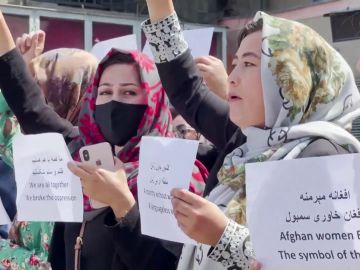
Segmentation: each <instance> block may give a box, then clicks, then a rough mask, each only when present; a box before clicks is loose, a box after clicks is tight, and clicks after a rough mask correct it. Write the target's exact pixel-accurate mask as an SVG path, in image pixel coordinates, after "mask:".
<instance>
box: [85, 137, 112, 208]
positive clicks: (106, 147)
mask: <svg viewBox="0 0 360 270" xmlns="http://www.w3.org/2000/svg"><path fill="white" fill-rule="evenodd" d="M80 159H81V161H82V162H83V163H88V164H91V165H93V166H98V167H100V168H102V169H105V170H108V171H115V165H114V157H113V153H112V150H111V146H110V144H109V143H107V142H103V143H98V144H93V145H86V146H83V147H82V148H81V149H80ZM90 205H91V207H92V208H94V209H98V208H103V207H107V206H108V205H106V204H104V203H101V202H98V201H95V200H91V199H90Z"/></svg>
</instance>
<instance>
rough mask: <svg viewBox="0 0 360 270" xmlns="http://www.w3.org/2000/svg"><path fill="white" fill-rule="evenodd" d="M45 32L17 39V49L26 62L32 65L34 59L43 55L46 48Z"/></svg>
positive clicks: (24, 35)
mask: <svg viewBox="0 0 360 270" xmlns="http://www.w3.org/2000/svg"><path fill="white" fill-rule="evenodd" d="M45 37H46V35H45V32H44V31H42V30H39V31H35V32H30V33H29V34H26V33H24V34H23V35H22V36H21V37H18V38H17V39H16V47H17V48H18V49H19V51H20V52H21V54H22V56H23V58H24V60H25V62H26V63H27V64H29V63H30V61H31V60H32V59H34V58H35V57H37V56H39V55H40V54H42V53H43V51H44V47H45Z"/></svg>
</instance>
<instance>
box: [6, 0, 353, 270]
mask: <svg viewBox="0 0 360 270" xmlns="http://www.w3.org/2000/svg"><path fill="white" fill-rule="evenodd" d="M147 5H148V9H149V15H150V19H149V20H147V21H145V22H143V24H142V27H143V31H144V33H145V35H146V38H147V40H148V41H149V43H150V46H151V49H152V53H153V56H154V59H155V60H154V62H153V61H152V60H150V58H149V57H148V56H146V55H144V54H143V53H141V52H138V51H136V50H135V48H134V50H133V51H121V50H117V49H112V50H110V52H109V53H108V54H107V56H106V57H105V58H104V59H102V60H101V62H100V63H98V62H97V60H96V58H95V57H94V56H92V55H91V54H90V53H88V52H86V51H83V50H79V49H56V50H52V51H48V52H45V53H43V49H44V42H46V36H45V33H44V32H42V31H37V32H35V33H30V34H24V35H23V36H22V37H20V38H18V39H17V40H16V43H15V42H14V41H13V37H12V36H11V33H10V31H9V28H8V26H7V24H6V21H5V19H4V17H3V16H2V14H1V10H0V89H1V96H0V124H1V125H0V128H1V131H2V132H0V146H1V147H0V154H1V160H0V196H1V200H2V202H3V204H4V207H5V209H6V211H7V213H8V215H9V217H10V219H11V220H13V224H12V225H11V226H10V228H8V227H7V226H2V227H1V231H0V235H1V240H0V265H1V266H2V267H3V268H4V269H44V270H45V269H47V270H48V269H53V270H80V269H82V270H99V269H106V270H111V269H114V270H115V269H116V270H120V269H147V270H148V269H156V270H158V269H179V270H189V269H194V270H195V269H199V270H201V269H204V270H210V269H214V270H217V269H219V270H220V269H250V268H251V269H253V270H259V269H261V262H257V261H256V254H255V251H254V249H253V247H252V243H251V234H250V233H249V229H248V227H247V220H246V205H247V201H246V197H247V196H246V192H245V191H246V189H245V185H246V174H245V165H246V164H247V163H250V162H252V163H253V162H267V161H273V160H283V159H297V158H308V157H319V156H328V155H339V154H347V153H357V152H359V151H360V142H359V141H358V140H357V139H356V138H355V137H353V136H352V135H351V134H350V132H349V130H351V126H352V121H353V120H354V119H355V118H357V117H359V116H360V95H359V91H358V89H357V87H356V84H355V80H354V75H353V73H352V71H351V68H350V67H349V65H348V64H347V63H346V61H345V60H344V59H343V57H342V56H341V55H340V54H339V53H338V52H337V51H336V50H335V49H333V48H332V47H331V46H330V45H329V44H328V43H327V42H326V41H325V40H324V39H323V38H322V37H321V36H320V35H319V34H317V33H316V32H315V31H314V30H312V29H310V28H309V27H307V26H305V25H302V24H300V23H298V22H295V21H291V20H287V19H283V18H279V17H274V16H270V15H268V14H266V13H263V12H258V13H257V14H256V16H255V17H254V19H253V20H252V21H251V22H249V23H248V24H247V25H246V26H245V28H244V29H242V31H241V33H240V35H239V46H238V50H237V51H236V54H235V56H234V59H233V63H232V64H233V69H232V71H231V73H230V74H229V75H228V74H227V73H226V70H225V68H224V66H223V65H222V63H221V61H220V60H218V59H216V58H214V57H211V56H206V57H205V56H204V57H200V58H196V59H194V58H193V57H192V55H191V51H190V49H189V47H188V44H187V42H186V41H185V39H184V36H183V30H182V29H181V24H180V21H179V19H178V17H177V15H176V11H175V10H174V6H173V3H172V0H147ZM349 100H350V102H349ZM170 104H171V105H170ZM20 132H22V133H24V134H40V133H46V132H57V133H60V134H62V135H63V137H64V139H65V141H66V143H67V145H68V149H69V151H70V153H71V155H72V157H73V159H74V160H76V161H79V160H80V157H79V149H80V148H81V147H82V146H84V145H92V144H97V143H100V142H108V143H110V144H111V145H112V146H113V152H114V160H115V165H116V171H115V172H112V171H106V170H103V169H101V170H100V169H99V168H97V167H96V166H92V165H89V164H85V163H80V162H77V163H74V164H73V163H71V164H69V169H70V170H71V172H72V173H73V174H75V175H76V176H78V177H79V178H80V179H81V185H82V187H83V192H84V222H82V223H62V222H56V223H53V222H18V221H16V204H15V200H16V184H15V176H14V172H13V157H12V139H13V138H14V136H16V135H17V134H19V133H20ZM274 134H275V135H274ZM278 134H281V135H282V136H278ZM284 134H285V135H286V136H283V135H284ZM144 135H149V136H161V137H175V136H177V137H180V138H183V139H192V140H200V142H201V143H200V146H199V149H198V154H197V160H196V162H195V164H194V167H193V172H192V179H190V185H189V189H188V190H187V189H174V190H172V205H173V210H174V215H175V218H176V220H177V223H178V226H179V227H180V229H181V230H182V231H183V232H184V233H185V234H186V235H187V236H189V237H190V238H192V239H194V240H195V241H196V242H197V244H196V245H191V244H184V245H183V244H179V243H175V242H170V241H165V240H161V239H157V238H153V237H149V236H146V235H142V234H141V220H140V213H139V209H138V205H137V176H138V170H139V150H140V141H141V137H142V136H144ZM89 199H93V200H96V201H100V202H102V203H105V204H106V205H109V207H104V208H101V209H93V208H92V207H91V204H90V203H89ZM0 269H1V268H0Z"/></svg>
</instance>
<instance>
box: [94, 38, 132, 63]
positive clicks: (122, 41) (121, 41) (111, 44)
mask: <svg viewBox="0 0 360 270" xmlns="http://www.w3.org/2000/svg"><path fill="white" fill-rule="evenodd" d="M113 48H114V49H120V50H126V51H129V50H137V45H136V36H135V35H127V36H123V37H117V38H112V39H108V40H104V41H100V42H98V43H96V44H95V45H94V47H93V48H92V49H91V51H90V52H91V53H92V54H93V55H95V56H96V58H97V59H98V60H99V61H101V60H102V59H103V58H104V57H105V56H106V54H107V53H108V52H109V51H110V50H111V49H113Z"/></svg>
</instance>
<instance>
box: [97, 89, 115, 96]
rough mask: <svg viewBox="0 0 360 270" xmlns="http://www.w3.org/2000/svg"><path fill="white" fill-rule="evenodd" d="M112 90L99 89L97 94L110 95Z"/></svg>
mask: <svg viewBox="0 0 360 270" xmlns="http://www.w3.org/2000/svg"><path fill="white" fill-rule="evenodd" d="M112 94H113V91H112V90H110V89H102V90H99V96H112Z"/></svg>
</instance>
